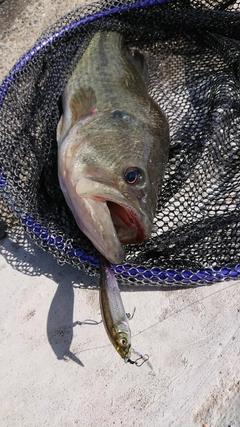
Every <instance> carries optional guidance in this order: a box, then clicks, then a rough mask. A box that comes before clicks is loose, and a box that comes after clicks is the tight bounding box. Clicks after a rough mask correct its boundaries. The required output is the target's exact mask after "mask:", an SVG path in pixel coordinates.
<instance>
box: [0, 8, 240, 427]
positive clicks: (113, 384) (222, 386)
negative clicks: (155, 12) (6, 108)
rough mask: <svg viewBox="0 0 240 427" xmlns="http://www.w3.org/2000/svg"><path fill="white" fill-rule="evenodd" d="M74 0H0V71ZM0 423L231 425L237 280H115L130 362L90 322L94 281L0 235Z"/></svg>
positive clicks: (239, 321) (237, 367) (239, 382)
mask: <svg viewBox="0 0 240 427" xmlns="http://www.w3.org/2000/svg"><path fill="white" fill-rule="evenodd" d="M81 4H83V3H81V1H80V0H79V1H76V0H75V1H74V0H65V1H62V0H58V1H55V2H49V0H40V1H36V0H25V1H24V0H21V1H17V0H5V1H3V2H2V1H0V80H2V79H3V77H4V75H5V74H6V73H7V72H8V71H9V70H10V68H11V67H12V66H13V65H14V63H15V62H16V61H17V60H18V58H19V56H20V55H21V54H22V53H24V52H25V51H26V50H27V49H28V48H29V47H30V46H31V45H32V44H34V42H35V40H36V39H37V38H38V36H39V35H40V34H41V32H42V31H43V30H44V29H45V28H46V27H48V26H49V25H50V24H52V23H53V22H55V21H56V20H57V19H58V18H59V17H61V16H62V15H64V14H65V13H66V12H68V11H70V10H73V9H75V8H76V7H78V6H80V5H81ZM0 277H1V287H0V292H1V311H0V318H1V347H0V376H1V388H0V420H1V421H0V425H1V426H2V427H20V426H21V427H22V426H23V427H42V426H58V427H74V426H81V427H96V426H103V427H105V426H106V427H108V426H115V427H119V426H124V427H132V426H136V427H145V426H153V427H170V426H171V427H183V426H184V427H185V426H186V427H194V426H198V427H202V426H207V427H228V426H231V427H239V426H240V394H239V390H240V363H239V356H240V292H239V291H240V282H238V281H235V282H224V283H219V284H215V285H213V286H209V287H201V288H197V289H187V290H178V291H171V292H163V291H156V290H154V291H153V290H149V289H144V290H142V291H136V290H134V288H133V287H132V288H131V289H130V290H126V289H124V290H123V292H122V296H123V301H124V305H125V308H126V311H128V312H132V311H133V309H134V307H136V312H135V315H134V317H133V319H132V320H131V330H132V335H133V336H132V343H133V347H134V349H135V350H136V352H139V353H148V354H149V356H150V358H149V362H148V363H146V364H145V365H143V366H142V367H141V368H137V367H136V366H134V365H133V366H132V365H127V364H125V363H124V362H123V361H122V360H121V358H120V357H119V355H118V354H117V353H116V351H115V350H114V348H113V347H112V346H111V344H110V343H109V341H108V338H107V336H106V333H105V330H104V327H103V325H102V323H99V322H100V319H101V317H100V310H99V302H98V290H97V289H96V285H97V279H96V278H91V277H88V276H86V275H84V274H83V273H81V272H79V271H77V270H75V269H73V268H72V267H70V266H63V267H61V266H59V265H58V264H57V262H56V261H55V260H54V259H53V258H52V256H51V255H50V254H47V253H45V252H43V251H42V250H40V249H39V248H38V247H36V246H35V244H34V243H33V242H32V241H30V240H28V239H25V240H24V241H19V242H16V241H14V240H12V239H10V238H9V237H5V238H4V239H3V240H1V243H0Z"/></svg>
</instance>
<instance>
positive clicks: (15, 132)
mask: <svg viewBox="0 0 240 427" xmlns="http://www.w3.org/2000/svg"><path fill="white" fill-rule="evenodd" d="M239 12H240V2H239V1H229V0H228V1H220V0H219V1H218V0H178V1H176V0H168V1H159V0H147V1H141V2H138V1H135V2H134V1H122V2H121V1H114V0H112V1H106V2H100V3H94V4H92V5H90V6H87V7H85V8H81V9H78V10H76V11H74V12H72V13H70V14H68V15H67V16H65V17H63V18H62V19H61V20H59V21H58V22H57V23H56V24H55V25H53V26H52V27H51V28H49V29H48V30H46V31H45V32H44V33H43V34H42V36H41V38H40V39H39V40H38V41H37V42H36V44H35V46H34V47H33V48H32V49H31V50H30V51H29V52H27V53H26V54H25V55H24V56H23V57H22V58H21V59H20V60H19V62H18V63H17V64H16V65H15V66H14V67H13V69H12V70H11V71H10V73H9V75H8V76H7V77H6V79H5V80H4V81H3V83H2V86H1V87H0V195H1V199H0V209H1V218H0V219H1V221H2V223H1V224H6V225H8V226H10V225H12V224H13V223H16V222H17V224H18V225H19V226H21V227H23V228H24V229H25V230H26V232H27V233H28V234H29V235H30V236H31V237H32V238H33V239H34V240H35V241H36V242H37V244H38V245H40V246H41V247H42V248H43V249H45V250H47V251H49V252H51V253H52V254H53V255H54V256H55V257H56V258H57V259H58V261H59V262H60V263H70V264H72V265H74V266H75V267H77V268H79V269H81V270H85V271H87V272H88V273H90V274H98V257H97V253H96V251H95V249H94V247H93V246H92V244H91V242H90V241H89V240H88V239H87V238H86V237H85V236H84V235H83V234H82V233H81V231H79V229H78V228H77V226H76V223H75V221H74V219H73V216H72V214H71V212H70V210H69V208H68V207H67V205H66V203H65V199H64V198H63V195H62V193H61V190H60V187H59V183H58V176H57V143H56V127H57V123H58V121H59V114H60V113H59V98H60V95H61V93H62V91H63V88H64V86H65V84H66V81H67V79H68V77H69V75H70V74H71V71H72V70H73V67H74V65H75V64H76V62H77V60H79V58H80V57H81V55H82V53H83V51H84V49H85V48H86V46H87V45H88V43H89V41H90V40H91V38H92V36H93V34H94V33H95V32H96V31H98V30H99V29H107V30H108V29H109V30H110V29H111V30H115V31H118V32H121V33H123V34H124V35H125V38H126V42H127V44H128V45H129V47H130V48H131V47H135V48H139V49H141V51H142V52H143V53H144V55H145V57H146V60H147V64H148V69H149V92H150V94H151V95H152V96H153V97H154V98H155V100H157V101H158V102H159V104H160V106H161V107H162V109H163V110H164V111H165V113H166V115H167V117H168V120H169V125H170V133H171V149H170V158H169V162H168V166H167V171H166V176H165V180H164V185H163V189H162V192H161V194H160V196H159V203H158V210H157V214H156V217H155V219H154V226H153V232H152V236H151V238H150V239H149V240H148V241H147V242H145V243H143V244H140V245H135V246H128V247H127V248H126V261H125V263H123V264H122V265H119V266H113V268H114V270H115V272H116V274H117V276H118V279H119V280H120V282H122V283H123V284H124V283H125V284H129V283H137V284H149V285H150V284H152V285H158V286H192V285H194V284H196V285H199V284H204V283H212V282H213V281H218V280H223V279H229V278H237V277H239V275H240V265H238V263H239V254H240V221H239V219H240V210H239V205H240V194H239V187H240V152H239V151H240V149H239V140H240V118H239V117H240V115H239V112H240V83H239V78H240V13H239ZM239 264H240V263H239Z"/></svg>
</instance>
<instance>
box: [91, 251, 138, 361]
mask: <svg viewBox="0 0 240 427" xmlns="http://www.w3.org/2000/svg"><path fill="white" fill-rule="evenodd" d="M99 297H100V298H99V299H100V307H101V314H102V319H103V324H104V326H105V329H106V332H107V335H108V337H109V339H110V341H111V343H112V344H113V346H114V347H115V348H116V350H117V352H118V353H119V354H120V356H121V357H122V358H123V359H125V360H128V359H129V358H130V356H131V351H130V348H131V331H130V328H129V324H128V319H127V315H126V312H125V309H124V306H123V302H122V297H121V294H120V290H119V288H118V284H117V281H116V278H115V276H114V273H113V272H112V270H111V267H110V264H109V262H108V261H107V260H106V258H103V257H101V258H100V294H99Z"/></svg>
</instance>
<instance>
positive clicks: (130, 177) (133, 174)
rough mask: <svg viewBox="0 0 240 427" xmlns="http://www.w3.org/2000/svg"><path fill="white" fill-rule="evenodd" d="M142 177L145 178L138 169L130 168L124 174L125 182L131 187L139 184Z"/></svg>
mask: <svg viewBox="0 0 240 427" xmlns="http://www.w3.org/2000/svg"><path fill="white" fill-rule="evenodd" d="M142 177H143V172H142V170H141V169H139V168H137V167H131V168H128V169H127V170H126V171H125V173H124V178H125V181H126V182H127V183H128V184H131V185H133V184H135V185H136V184H139V182H140V181H141V179H142Z"/></svg>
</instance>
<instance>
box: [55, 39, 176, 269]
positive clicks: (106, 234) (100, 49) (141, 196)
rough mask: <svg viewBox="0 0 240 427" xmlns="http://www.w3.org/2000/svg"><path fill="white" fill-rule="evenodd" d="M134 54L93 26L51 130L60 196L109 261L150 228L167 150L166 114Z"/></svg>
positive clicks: (120, 257) (117, 259) (119, 256)
mask: <svg viewBox="0 0 240 427" xmlns="http://www.w3.org/2000/svg"><path fill="white" fill-rule="evenodd" d="M135 57H136V58H137V59H136V58H135ZM135 57H133V55H132V54H131V53H130V51H129V50H128V49H127V48H126V47H125V46H124V40H123V36H122V35H120V34H118V33H116V32H106V31H99V32H97V33H96V34H95V35H94V37H93V39H92V40H91V42H90V43H89V45H88V47H87V49H86V50H85V52H84V54H83V56H82V57H81V59H80V61H79V62H78V64H77V66H76V68H75V69H74V71H73V74H72V75H71V77H70V79H69V81H68V83H67V85H66V88H65V90H64V93H63V95H62V107H63V115H62V117H61V119H60V121H59V124H58V129H57V141H58V153H59V154H58V171H59V182H60V186H61V189H62V191H63V194H64V196H65V199H66V201H67V203H68V205H69V207H70V209H71V210H72V212H73V215H74V217H75V220H76V222H77V224H78V226H79V227H80V229H81V230H82V231H83V232H84V233H85V234H86V235H87V236H88V238H89V239H90V240H91V241H92V243H93V244H94V246H95V247H96V248H97V250H98V251H99V252H100V253H101V254H102V255H103V256H104V257H106V258H107V259H108V260H109V261H110V262H112V263H115V264H116V263H120V262H122V261H123V258H124V249H123V245H124V244H134V243H139V242H142V241H143V240H146V239H148V238H149V236H150V234H151V229H152V222H153V218H154V215H155V209H156V203H157V198H158V194H159V190H160V188H161V185H162V180H163V175H164V171H165V166H166V163H167V159H168V149H169V132H168V123H167V120H166V117H165V115H164V113H163V112H162V110H161V109H160V108H159V106H158V104H157V103H156V102H155V101H154V100H153V99H152V98H151V97H150V96H149V94H148V92H147V84H146V67H145V63H144V60H142V64H141V59H140V60H139V58H141V55H140V54H136V55H135ZM139 64H140V65H139Z"/></svg>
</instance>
